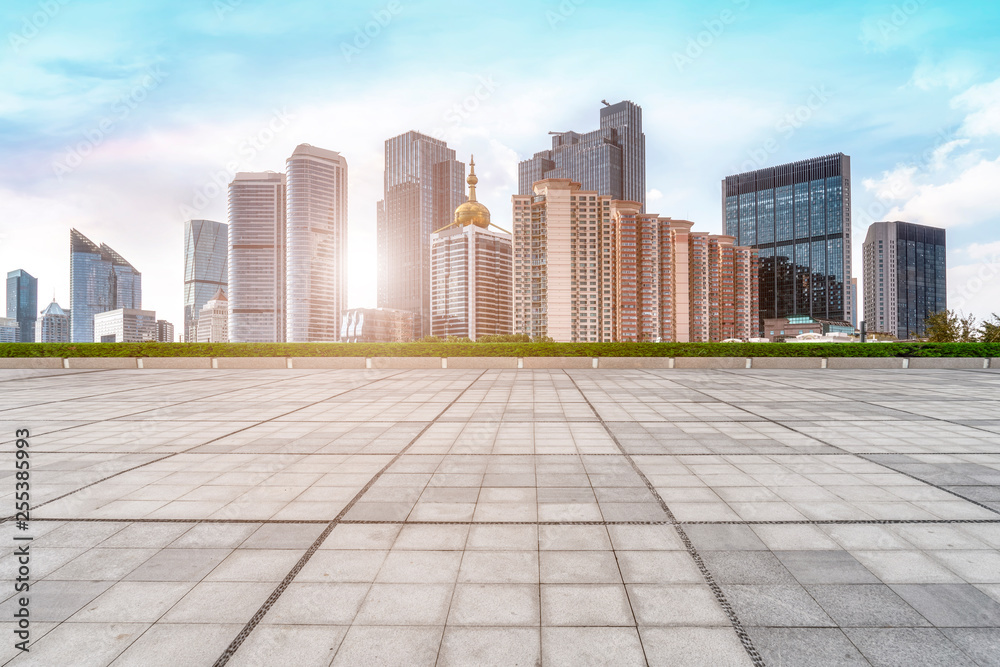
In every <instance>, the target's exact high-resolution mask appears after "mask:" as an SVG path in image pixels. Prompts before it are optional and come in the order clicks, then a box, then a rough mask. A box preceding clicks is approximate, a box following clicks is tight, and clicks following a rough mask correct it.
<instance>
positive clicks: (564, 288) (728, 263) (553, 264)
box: [513, 179, 759, 342]
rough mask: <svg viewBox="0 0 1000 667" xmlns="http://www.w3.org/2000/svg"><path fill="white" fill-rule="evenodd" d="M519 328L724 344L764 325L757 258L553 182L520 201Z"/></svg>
mask: <svg viewBox="0 0 1000 667" xmlns="http://www.w3.org/2000/svg"><path fill="white" fill-rule="evenodd" d="M513 204H514V331H515V333H526V334H528V335H530V336H532V337H533V338H535V337H542V336H548V337H551V338H554V339H555V340H556V341H560V342H602V341H646V342H657V341H677V342H687V341H720V340H725V339H727V338H751V337H753V336H755V335H756V332H757V331H758V328H759V327H758V326H757V259H756V251H754V250H753V249H751V248H746V247H736V246H734V243H733V242H734V241H735V239H734V238H733V237H731V236H715V235H710V234H707V233H705V232H692V231H691V227H692V225H693V223H691V222H690V221H687V220H672V219H670V218H664V217H660V216H657V215H654V214H650V213H643V212H642V211H641V210H640V207H639V204H638V202H627V201H618V200H614V199H612V198H611V197H606V196H601V195H598V194H597V193H596V192H594V191H585V190H582V189H581V187H580V184H579V183H574V182H572V181H570V180H568V179H548V180H545V181H540V182H538V183H536V184H535V186H534V195H533V196H530V197H528V196H521V195H515V196H514V197H513Z"/></svg>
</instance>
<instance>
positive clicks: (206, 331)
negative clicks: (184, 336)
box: [196, 289, 229, 343]
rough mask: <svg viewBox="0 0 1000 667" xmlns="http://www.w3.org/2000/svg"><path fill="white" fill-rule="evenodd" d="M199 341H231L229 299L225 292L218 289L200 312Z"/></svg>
mask: <svg viewBox="0 0 1000 667" xmlns="http://www.w3.org/2000/svg"><path fill="white" fill-rule="evenodd" d="M196 340H197V341H198V342H199V343H228V342H229V301H228V300H227V299H226V294H225V292H223V291H222V289H218V290H216V292H215V296H213V297H212V298H211V299H209V300H208V301H207V302H206V303H205V305H204V306H203V307H202V309H201V312H200V313H198V335H197V338H196Z"/></svg>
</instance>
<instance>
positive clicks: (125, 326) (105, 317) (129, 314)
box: [94, 308, 156, 343]
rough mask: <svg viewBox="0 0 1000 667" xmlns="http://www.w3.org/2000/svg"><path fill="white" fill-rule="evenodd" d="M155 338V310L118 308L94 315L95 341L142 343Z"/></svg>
mask: <svg viewBox="0 0 1000 667" xmlns="http://www.w3.org/2000/svg"><path fill="white" fill-rule="evenodd" d="M155 340H156V311H154V310H139V309H137V308H119V309H118V310H109V311H106V312H103V313H97V314H96V315H94V342H95V343H144V342H147V341H155Z"/></svg>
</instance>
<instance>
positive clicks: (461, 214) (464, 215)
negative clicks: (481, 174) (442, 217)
mask: <svg viewBox="0 0 1000 667" xmlns="http://www.w3.org/2000/svg"><path fill="white" fill-rule="evenodd" d="M466 182H467V183H468V184H469V201H467V202H465V203H464V204H462V205H461V206H459V207H458V208H456V209H455V222H454V225H455V226H456V227H465V226H466V225H475V226H476V227H482V228H483V229H486V228H487V227H489V226H490V209H488V208H486V207H485V206H483V205H482V204H480V203H479V202H478V201H476V184H477V183H479V179H478V178H477V177H476V158H475V156H473V158H472V160H470V161H469V178H468V179H466Z"/></svg>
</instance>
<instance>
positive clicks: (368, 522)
mask: <svg viewBox="0 0 1000 667" xmlns="http://www.w3.org/2000/svg"><path fill="white" fill-rule="evenodd" d="M32 521H49V522H57V523H190V524H192V527H193V525H196V524H203V523H204V524H220V525H224V524H238V525H243V524H302V525H308V524H314V525H326V524H328V523H329V521H327V520H326V519H175V518H166V517H164V518H126V517H85V518H79V517H78V518H73V517H56V516H49V517H34V518H32ZM952 523H954V524H973V525H974V524H985V525H992V524H1000V519H815V520H810V519H799V520H794V519H789V520H787V521H782V520H775V521H768V520H753V519H749V520H745V521H744V520H723V521H699V520H685V521H458V520H456V521H431V520H428V521H405V520H402V519H342V520H341V521H340V525H344V526H350V525H357V526H382V525H400V526H406V525H413V526H675V525H681V526H859V525H860V526H869V525H879V526H883V525H894V526H895V525H911V524H912V525H920V524H926V525H938V524H952Z"/></svg>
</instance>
